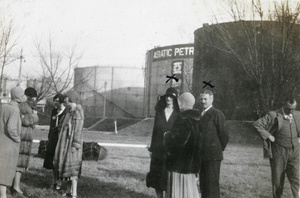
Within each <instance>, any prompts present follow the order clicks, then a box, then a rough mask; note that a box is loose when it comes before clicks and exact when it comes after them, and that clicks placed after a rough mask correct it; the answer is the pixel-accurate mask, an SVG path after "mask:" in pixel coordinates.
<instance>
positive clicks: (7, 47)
mask: <svg viewBox="0 0 300 198" xmlns="http://www.w3.org/2000/svg"><path fill="white" fill-rule="evenodd" d="M16 45H17V38H16V37H14V23H13V20H12V19H8V18H5V17H1V18H0V69H1V74H0V94H1V95H2V80H3V75H4V68H5V66H7V65H8V64H9V63H11V62H13V61H15V60H16V57H15V56H13V55H12V51H13V49H14V48H15V47H16Z"/></svg>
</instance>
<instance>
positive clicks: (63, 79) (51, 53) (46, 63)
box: [35, 35, 82, 99]
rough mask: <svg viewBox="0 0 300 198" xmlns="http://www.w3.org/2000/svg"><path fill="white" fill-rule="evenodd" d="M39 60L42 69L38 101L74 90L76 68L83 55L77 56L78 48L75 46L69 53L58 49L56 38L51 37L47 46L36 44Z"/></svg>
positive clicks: (40, 43) (38, 87)
mask: <svg viewBox="0 0 300 198" xmlns="http://www.w3.org/2000/svg"><path fill="white" fill-rule="evenodd" d="M35 46H36V49H37V54H38V59H39V62H40V66H41V68H42V74H41V78H40V79H38V81H39V85H38V86H36V88H37V90H38V93H39V95H38V99H42V98H45V97H50V96H53V95H55V94H57V93H61V92H63V91H64V90H66V89H68V88H72V87H73V86H72V80H73V77H74V71H73V70H74V68H76V67H77V66H78V65H79V62H80V60H81V57H82V54H77V48H76V47H77V46H76V45H73V46H72V48H71V49H70V50H69V52H64V51H63V50H62V49H57V47H56V46H55V42H54V37H53V36H51V35H50V36H49V38H48V41H47V44H46V45H43V44H42V42H35Z"/></svg>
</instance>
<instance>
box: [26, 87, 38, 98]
mask: <svg viewBox="0 0 300 198" xmlns="http://www.w3.org/2000/svg"><path fill="white" fill-rule="evenodd" d="M25 95H26V96H29V97H31V98H34V97H37V92H36V90H35V88H33V87H27V88H26V89H25Z"/></svg>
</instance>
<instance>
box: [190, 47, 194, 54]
mask: <svg viewBox="0 0 300 198" xmlns="http://www.w3.org/2000/svg"><path fill="white" fill-rule="evenodd" d="M189 55H194V47H190V52H189Z"/></svg>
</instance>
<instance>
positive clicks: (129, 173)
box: [97, 168, 146, 185]
mask: <svg viewBox="0 0 300 198" xmlns="http://www.w3.org/2000/svg"><path fill="white" fill-rule="evenodd" d="M97 169H98V170H99V171H105V173H107V174H108V175H109V176H111V177H119V176H122V177H125V178H130V177H131V178H134V179H138V180H141V182H144V183H145V185H146V181H145V179H146V173H145V174H143V173H139V172H135V171H130V170H109V169H106V168H97Z"/></svg>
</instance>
